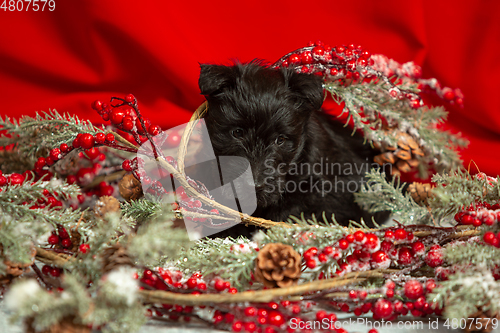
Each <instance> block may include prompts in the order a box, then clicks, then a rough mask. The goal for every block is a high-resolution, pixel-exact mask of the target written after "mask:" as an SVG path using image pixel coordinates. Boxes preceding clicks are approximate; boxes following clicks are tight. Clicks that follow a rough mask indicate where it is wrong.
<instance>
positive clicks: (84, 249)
mask: <svg viewBox="0 0 500 333" xmlns="http://www.w3.org/2000/svg"><path fill="white" fill-rule="evenodd" d="M78 250H80V252H81V253H87V252H88V251H89V250H90V245H89V244H85V243H84V244H80V246H79V247H78Z"/></svg>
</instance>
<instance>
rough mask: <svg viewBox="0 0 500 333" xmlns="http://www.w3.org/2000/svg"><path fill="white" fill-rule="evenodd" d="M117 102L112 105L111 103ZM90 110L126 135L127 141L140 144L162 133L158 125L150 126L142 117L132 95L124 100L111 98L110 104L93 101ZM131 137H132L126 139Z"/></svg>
mask: <svg viewBox="0 0 500 333" xmlns="http://www.w3.org/2000/svg"><path fill="white" fill-rule="evenodd" d="M115 100H117V101H119V103H117V104H113V101H115ZM92 108H93V109H94V110H95V111H97V113H99V115H100V116H101V117H102V119H103V120H104V121H108V120H109V121H110V122H111V124H112V125H113V126H115V127H116V128H117V129H119V130H120V131H122V132H123V133H127V134H128V135H124V136H125V137H126V138H127V139H128V140H129V141H131V142H134V141H135V142H136V143H138V144H141V143H143V142H145V141H147V140H148V138H147V135H148V134H149V135H151V136H156V135H158V134H160V133H161V132H162V129H161V127H160V126H158V125H153V124H151V120H149V119H148V118H146V117H142V116H141V114H140V111H139V108H138V106H137V99H136V98H135V96H134V95H132V94H128V95H126V96H125V97H124V98H117V97H113V98H112V99H111V103H110V104H107V103H103V102H101V101H95V102H94V103H92ZM129 135H132V137H127V136H129Z"/></svg>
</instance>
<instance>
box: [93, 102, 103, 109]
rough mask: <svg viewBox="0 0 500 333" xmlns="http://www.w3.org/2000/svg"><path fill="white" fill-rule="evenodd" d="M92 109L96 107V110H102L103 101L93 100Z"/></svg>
mask: <svg viewBox="0 0 500 333" xmlns="http://www.w3.org/2000/svg"><path fill="white" fill-rule="evenodd" d="M92 109H94V110H96V111H101V110H102V102H101V101H99V100H97V101H94V102H92Z"/></svg>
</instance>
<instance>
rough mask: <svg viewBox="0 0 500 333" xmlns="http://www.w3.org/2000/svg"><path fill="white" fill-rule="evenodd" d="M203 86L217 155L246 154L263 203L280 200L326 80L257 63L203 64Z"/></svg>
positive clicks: (200, 82) (319, 102)
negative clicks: (273, 68)
mask: <svg viewBox="0 0 500 333" xmlns="http://www.w3.org/2000/svg"><path fill="white" fill-rule="evenodd" d="M199 86H200V90H201V93H202V94H203V95H205V97H206V98H207V101H208V112H207V115H206V117H205V121H206V124H207V129H208V132H209V135H210V139H211V141H212V145H213V148H214V151H215V154H216V155H218V156H241V157H244V158H246V159H247V160H248V161H249V162H250V165H251V168H252V173H253V177H254V185H255V189H256V192H257V200H258V204H259V206H260V207H265V206H268V205H270V204H273V203H276V202H277V200H278V199H279V197H280V195H281V194H282V193H283V191H284V181H285V178H286V174H287V170H288V169H289V166H290V165H291V164H292V163H296V162H298V160H299V159H300V155H301V153H302V152H303V148H304V142H305V139H306V135H305V126H306V123H307V121H308V119H309V117H310V115H311V113H312V112H313V111H316V110H319V109H320V107H321V104H322V103H323V88H322V79H321V78H319V77H318V76H313V75H307V74H298V73H295V72H294V71H292V70H287V69H281V70H272V69H269V68H266V67H264V66H261V65H260V64H258V63H255V62H253V63H249V64H245V65H242V64H238V65H234V66H220V65H201V73H200V79H199ZM234 170H238V166H235V168H234ZM235 172H237V171H235Z"/></svg>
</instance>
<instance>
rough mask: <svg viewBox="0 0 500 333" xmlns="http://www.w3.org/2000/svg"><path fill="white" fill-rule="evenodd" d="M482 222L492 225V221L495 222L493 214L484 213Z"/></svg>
mask: <svg viewBox="0 0 500 333" xmlns="http://www.w3.org/2000/svg"><path fill="white" fill-rule="evenodd" d="M483 223H484V224H486V225H489V226H491V225H493V223H495V216H494V215H492V214H488V215H486V216H485V217H483Z"/></svg>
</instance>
